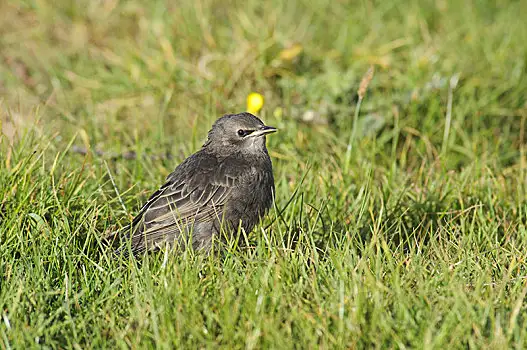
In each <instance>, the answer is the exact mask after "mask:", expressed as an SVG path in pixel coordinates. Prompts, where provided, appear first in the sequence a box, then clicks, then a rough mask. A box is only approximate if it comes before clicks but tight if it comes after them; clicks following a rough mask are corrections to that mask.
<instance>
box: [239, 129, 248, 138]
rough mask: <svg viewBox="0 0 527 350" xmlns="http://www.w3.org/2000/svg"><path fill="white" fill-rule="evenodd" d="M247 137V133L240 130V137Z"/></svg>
mask: <svg viewBox="0 0 527 350" xmlns="http://www.w3.org/2000/svg"><path fill="white" fill-rule="evenodd" d="M245 135H247V131H245V130H242V129H240V130H238V136H240V137H244V136H245Z"/></svg>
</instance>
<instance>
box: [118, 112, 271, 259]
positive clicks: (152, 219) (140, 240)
mask: <svg viewBox="0 0 527 350" xmlns="http://www.w3.org/2000/svg"><path fill="white" fill-rule="evenodd" d="M275 131H276V128H274V127H271V126H266V125H265V124H264V123H263V122H262V121H261V120H260V119H258V118H257V117H255V116H254V115H252V114H250V113H240V114H227V115H224V116H223V117H221V118H219V119H218V120H217V121H216V122H215V123H214V125H213V126H212V129H211V130H210V131H209V133H208V138H207V141H206V142H205V144H204V145H203V146H202V148H201V149H200V150H199V151H198V152H196V153H194V154H193V155H191V156H190V157H188V158H187V159H185V160H184V161H183V162H182V163H181V164H180V165H179V166H177V167H176V169H175V170H174V172H172V173H171V174H170V175H169V176H168V177H167V179H166V183H165V184H164V185H163V186H161V188H160V189H159V190H157V191H156V192H155V193H154V194H153V195H152V196H151V197H150V199H149V200H148V201H147V202H146V204H145V205H144V206H143V207H142V209H141V210H140V212H139V214H138V215H137V216H136V217H135V218H134V220H133V221H132V223H131V225H130V226H128V227H126V228H124V229H123V230H121V231H119V232H117V233H116V234H115V236H117V237H118V239H119V240H120V241H121V246H120V247H119V248H118V249H117V252H118V253H124V254H127V251H128V247H127V244H130V245H131V250H132V253H133V254H134V255H136V256H137V255H139V254H142V253H144V252H147V251H153V250H158V249H160V248H164V247H174V246H177V247H180V248H181V247H185V246H186V245H187V244H191V245H192V247H193V248H194V249H199V250H206V251H209V250H210V249H211V248H212V242H213V237H214V236H216V237H218V238H220V239H221V237H222V235H223V234H224V233H229V234H231V235H232V234H233V233H235V232H238V231H237V230H239V229H240V228H241V229H243V230H244V231H245V232H246V233H249V232H250V231H252V229H253V228H254V226H255V225H256V224H257V223H258V222H259V220H260V219H261V218H262V217H263V216H264V215H265V213H266V212H267V210H268V209H269V208H270V207H271V205H272V203H273V198H274V178H273V168H272V163H271V158H270V157H269V153H268V152H267V148H266V135H268V134H270V133H273V132H275ZM128 240H131V242H130V243H128V242H127V241H128Z"/></svg>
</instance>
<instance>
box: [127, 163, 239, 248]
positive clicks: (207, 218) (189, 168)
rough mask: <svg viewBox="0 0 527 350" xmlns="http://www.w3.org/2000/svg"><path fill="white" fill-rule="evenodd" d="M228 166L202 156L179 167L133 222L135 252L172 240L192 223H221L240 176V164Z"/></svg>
mask: <svg viewBox="0 0 527 350" xmlns="http://www.w3.org/2000/svg"><path fill="white" fill-rule="evenodd" d="M234 162H235V163H237V161H234ZM231 163H232V161H231V162H222V161H219V160H218V159H217V158H216V157H214V156H210V155H203V154H202V155H194V156H192V157H190V158H188V159H187V160H186V161H185V162H183V163H182V164H181V165H180V166H178V168H176V170H175V171H174V172H173V173H172V174H170V175H169V177H168V178H167V182H166V183H165V185H163V186H162V187H161V188H160V189H159V190H158V191H156V192H155V193H154V194H153V195H152V196H151V197H150V199H149V200H148V202H147V203H146V204H145V205H144V206H143V208H142V209H141V211H140V213H139V214H138V215H137V217H136V218H135V219H134V221H133V222H132V227H133V228H132V237H131V238H132V247H133V250H134V253H140V252H142V251H144V250H146V249H148V247H147V246H149V245H153V246H155V245H156V243H159V242H167V241H173V240H174V239H176V238H177V237H178V236H179V234H180V233H181V232H182V231H183V230H185V228H186V227H188V226H189V225H192V224H193V223H194V222H212V221H214V220H218V221H221V216H222V212H223V207H224V205H225V203H226V201H227V199H228V198H229V194H230V192H231V190H232V189H233V188H234V187H235V186H236V185H237V184H238V183H239V180H240V179H241V176H242V175H243V171H241V169H242V168H243V164H234V166H233V164H231ZM227 165H229V166H227Z"/></svg>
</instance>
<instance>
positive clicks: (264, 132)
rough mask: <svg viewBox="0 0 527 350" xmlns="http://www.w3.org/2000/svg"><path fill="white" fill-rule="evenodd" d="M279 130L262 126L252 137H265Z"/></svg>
mask: <svg viewBox="0 0 527 350" xmlns="http://www.w3.org/2000/svg"><path fill="white" fill-rule="evenodd" d="M277 131H278V129H277V128H274V127H272V126H266V125H264V126H262V127H261V128H260V129H258V130H256V131H253V132H252V133H251V135H250V136H251V137H259V136H264V135H267V134H272V133H273V132H277Z"/></svg>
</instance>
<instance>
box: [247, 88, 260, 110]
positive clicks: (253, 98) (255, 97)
mask: <svg viewBox="0 0 527 350" xmlns="http://www.w3.org/2000/svg"><path fill="white" fill-rule="evenodd" d="M263 104H264V98H263V96H262V95H260V94H259V93H257V92H251V93H250V94H249V96H247V112H249V113H251V114H256V113H258V112H259V111H260V109H262V107H263Z"/></svg>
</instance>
